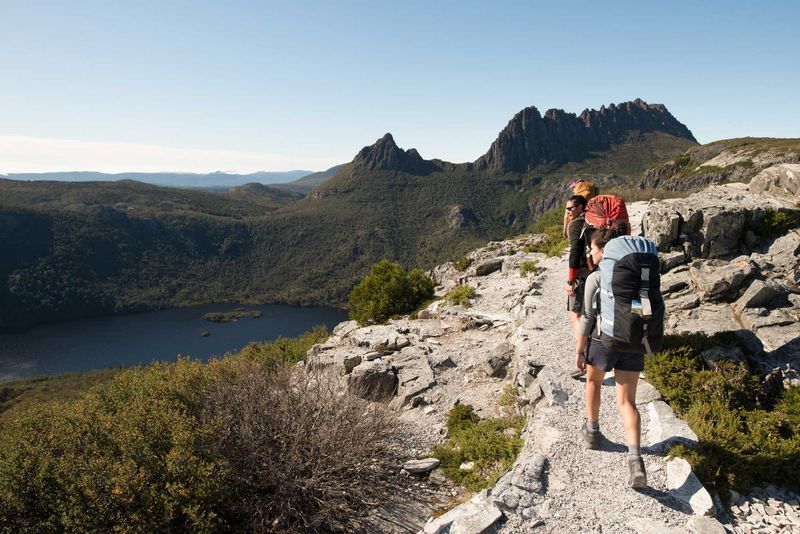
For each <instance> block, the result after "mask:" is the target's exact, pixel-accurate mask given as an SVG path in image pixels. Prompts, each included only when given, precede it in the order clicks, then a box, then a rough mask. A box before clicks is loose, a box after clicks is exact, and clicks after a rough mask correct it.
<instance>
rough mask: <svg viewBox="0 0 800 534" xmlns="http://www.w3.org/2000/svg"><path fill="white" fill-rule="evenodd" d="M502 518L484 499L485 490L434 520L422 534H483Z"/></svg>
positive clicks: (485, 498) (428, 523)
mask: <svg viewBox="0 0 800 534" xmlns="http://www.w3.org/2000/svg"><path fill="white" fill-rule="evenodd" d="M502 517H503V513H502V512H501V511H500V510H499V509H498V508H497V507H496V506H495V505H494V504H492V503H491V502H489V500H488V498H487V497H486V490H484V491H482V492H480V493H478V494H477V495H475V496H474V497H473V498H471V499H470V500H469V501H467V502H465V503H464V504H462V505H460V506H457V507H456V508H453V509H452V510H450V511H449V512H447V513H446V514H444V515H441V516H439V517H437V518H436V519H430V520H429V521H428V522H427V523H425V527H424V528H423V529H422V532H423V533H424V534H442V533H445V532H446V533H449V534H483V533H485V532H490V530H489V529H491V528H492V526H493V525H494V524H495V523H497V521H499V520H500V518H502Z"/></svg>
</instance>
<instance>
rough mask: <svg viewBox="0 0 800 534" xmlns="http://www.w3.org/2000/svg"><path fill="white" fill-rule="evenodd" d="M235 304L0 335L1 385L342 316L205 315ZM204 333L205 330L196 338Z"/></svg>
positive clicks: (270, 311)
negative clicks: (219, 318)
mask: <svg viewBox="0 0 800 534" xmlns="http://www.w3.org/2000/svg"><path fill="white" fill-rule="evenodd" d="M237 307H239V305H236V304H220V305H213V304H209V305H204V306H196V307H192V308H179V309H170V310H162V311H154V312H145V313H136V314H131V315H114V316H108V317H97V318H92V319H81V320H77V321H69V322H65V323H57V324H47V325H40V326H36V327H34V328H32V329H30V330H28V331H26V332H22V333H15V334H7V335H0V383H2V382H9V381H11V380H18V379H21V378H30V377H34V376H44V375H55V374H62V373H73V372H78V371H90V370H93V369H102V368H106V367H117V366H120V365H137V364H144V363H148V362H151V361H154V360H166V361H170V360H175V358H176V357H177V355H179V354H180V355H183V356H190V357H192V358H199V359H203V360H206V359H208V358H209V357H210V356H213V355H220V356H221V355H223V354H225V353H226V352H232V351H236V350H239V349H241V348H242V347H244V346H245V345H247V344H248V343H249V342H251V341H272V340H274V339H276V338H278V337H280V336H284V337H294V336H297V335H298V334H301V333H303V332H305V331H307V330H310V329H311V328H312V327H313V326H315V325H320V324H324V325H326V326H327V327H328V329H329V330H330V329H333V327H334V326H336V324H338V323H340V322H341V321H345V320H347V313H346V312H345V311H343V310H337V309H332V308H304V307H300V306H286V305H281V304H270V305H265V306H243V307H244V308H246V309H247V310H260V311H261V312H262V313H263V316H262V317H259V318H257V319H253V318H251V317H249V316H248V317H244V318H242V319H239V320H237V321H235V322H230V323H212V322H210V321H206V320H204V319H203V314H204V313H206V312H210V311H232V310H233V309H235V308H237ZM204 331H206V332H209V333H210V335H209V336H208V337H203V336H201V333H202V332H204Z"/></svg>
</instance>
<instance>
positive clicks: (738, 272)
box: [689, 256, 758, 301]
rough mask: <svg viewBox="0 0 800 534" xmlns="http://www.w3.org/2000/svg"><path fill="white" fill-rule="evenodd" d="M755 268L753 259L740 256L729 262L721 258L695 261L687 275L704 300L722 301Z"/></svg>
mask: <svg viewBox="0 0 800 534" xmlns="http://www.w3.org/2000/svg"><path fill="white" fill-rule="evenodd" d="M757 270H758V267H757V265H756V264H755V262H754V261H753V260H751V259H750V258H748V257H746V256H741V257H739V258H736V259H734V260H731V261H730V262H729V263H726V262H724V261H721V260H698V261H695V262H694V263H692V265H691V267H690V268H689V275H690V277H691V280H692V284H693V285H694V286H695V287H696V288H697V290H698V291H699V292H700V295H701V297H702V298H703V299H704V300H710V301H715V300H716V301H720V300H723V301H724V300H726V299H729V298H730V297H731V296H732V295H735V294H736V292H737V290H738V289H739V286H741V285H742V284H743V283H744V281H745V280H747V279H748V278H749V277H751V276H753V275H754V274H755V273H756V271H757Z"/></svg>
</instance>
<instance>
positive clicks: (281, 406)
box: [0, 329, 396, 533]
mask: <svg viewBox="0 0 800 534" xmlns="http://www.w3.org/2000/svg"><path fill="white" fill-rule="evenodd" d="M321 333H322V330H320V329H317V330H316V331H315V332H314V333H310V334H307V335H304V336H301V338H300V339H297V340H286V339H282V340H279V341H278V342H276V343H274V344H266V345H263V346H258V345H250V346H248V347H247V348H246V349H245V350H243V351H242V353H240V354H235V355H229V356H226V357H225V358H224V359H222V360H220V359H214V360H211V361H210V362H209V363H208V364H205V363H201V362H198V361H192V360H189V359H186V358H181V359H179V360H178V361H177V362H175V363H156V364H151V365H148V366H146V367H137V368H131V369H127V370H124V371H120V372H118V373H117V374H116V375H115V376H114V377H113V378H112V379H111V380H110V382H108V383H105V384H103V385H100V386H98V387H96V388H94V389H92V390H90V391H89V392H88V393H86V394H84V395H83V396H82V397H81V398H79V399H78V400H74V401H71V402H61V403H49V404H44V405H38V406H32V407H30V408H28V409H27V410H25V411H16V412H15V413H14V414H10V415H9V417H7V418H6V419H5V420H4V422H3V425H2V427H1V428H0V532H9V533H10V532H14V533H34V532H35V533H38V532H314V531H322V532H332V531H355V530H363V529H364V526H363V521H364V517H365V515H364V511H365V510H366V509H367V503H369V502H372V499H373V498H375V497H376V496H378V498H381V499H383V498H387V499H390V500H391V494H390V491H389V488H388V485H387V480H389V477H387V476H386V475H387V473H389V471H390V468H391V467H392V466H393V465H395V464H396V460H394V459H391V460H390V459H389V458H388V455H389V452H388V451H390V450H391V447H390V446H389V442H388V440H389V439H390V438H389V436H390V433H391V431H392V429H393V428H394V425H393V424H392V422H391V417H390V416H389V415H388V411H387V410H386V407H385V406H383V405H376V404H374V403H367V402H366V401H363V400H362V399H359V398H357V397H354V396H351V395H341V394H340V392H339V391H338V390H337V389H336V387H335V385H334V384H335V382H334V381H332V380H330V379H329V377H326V376H323V375H317V374H314V372H306V371H304V370H302V369H299V368H297V367H296V366H293V365H289V364H290V362H292V361H297V360H298V359H300V358H301V357H302V356H301V355H303V354H305V352H306V351H307V350H308V349H309V348H310V347H311V345H312V344H313V343H314V342H316V341H318V340H319V338H320V336H321ZM281 363H283V365H281Z"/></svg>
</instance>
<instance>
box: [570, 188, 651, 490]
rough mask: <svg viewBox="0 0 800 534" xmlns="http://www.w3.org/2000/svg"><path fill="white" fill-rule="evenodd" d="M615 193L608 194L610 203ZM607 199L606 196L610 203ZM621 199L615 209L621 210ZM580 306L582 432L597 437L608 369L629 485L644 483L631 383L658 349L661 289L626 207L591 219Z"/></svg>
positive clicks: (590, 439) (592, 442)
mask: <svg viewBox="0 0 800 534" xmlns="http://www.w3.org/2000/svg"><path fill="white" fill-rule="evenodd" d="M615 202H622V201H621V199H619V198H618V197H616V199H610V200H607V201H606V204H608V205H613V203H615ZM609 203H610V204H609ZM624 209H625V208H624V203H622V210H623V211H624ZM595 223H596V224H598V226H601V227H600V228H597V229H594V231H593V232H592V235H591V239H590V243H591V246H590V253H589V256H590V262H589V263H590V264H592V265H597V266H598V268H597V269H595V270H594V271H593V272H592V274H590V275H589V277H588V278H587V280H586V288H585V292H584V305H583V313H582V316H581V320H580V323H579V325H578V332H577V334H578V335H577V343H576V346H575V354H576V365H577V367H578V369H579V370H580V371H581V372H585V373H586V413H587V417H586V422H585V423H584V425H583V427H582V428H581V434H582V435H583V438H584V441H585V442H586V445H587V447H588V448H589V449H597V448H598V447H599V445H600V440H601V436H602V435H601V433H600V423H599V418H600V388H601V387H602V383H603V380H604V379H605V374H606V373H607V372H609V371H612V370H613V371H614V380H615V383H616V396H617V407H618V408H619V412H620V416H621V419H622V423H623V427H624V430H625V438H626V441H627V445H628V467H629V471H630V478H629V481H628V483H629V485H630V486H631V487H633V488H643V487H645V486H647V474H646V472H645V468H644V461H643V460H642V456H641V450H640V440H641V419H640V416H639V411H638V410H637V408H636V386H637V384H638V381H639V373H640V372H641V371H642V370H644V355H645V353H648V354H652V350H653V349H656V350H657V349H658V348H659V347H660V344H661V340H662V338H663V333H664V324H663V321H664V300H663V298H662V297H661V292H660V274H659V260H658V252H657V250H656V247H655V244H654V243H653V242H652V241H649V240H647V239H645V238H644V237H639V236H630V235H625V234H628V233H630V226H629V225H628V223H627V212H626V211H625V216H624V219H623V217H621V216H620V217H618V218H617V219H616V220H615V218H614V217H613V216H610V215H608V212H606V217H605V220H595Z"/></svg>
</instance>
